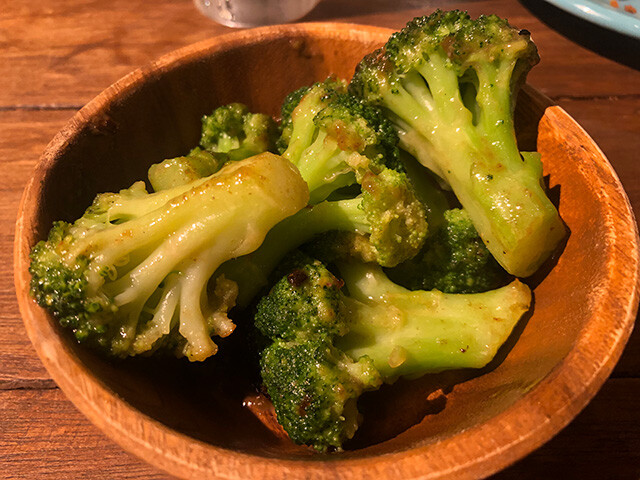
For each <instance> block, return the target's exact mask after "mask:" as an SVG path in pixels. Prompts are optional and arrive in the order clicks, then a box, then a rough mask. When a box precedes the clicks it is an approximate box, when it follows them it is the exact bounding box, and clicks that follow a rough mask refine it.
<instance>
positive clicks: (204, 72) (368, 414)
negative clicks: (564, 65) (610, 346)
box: [16, 25, 624, 460]
mask: <svg viewBox="0 0 640 480" xmlns="http://www.w3.org/2000/svg"><path fill="white" fill-rule="evenodd" d="M388 33H389V32H387V31H385V30H381V29H371V28H365V27H359V28H355V27H351V28H347V27H345V26H342V27H338V26H335V25H334V26H327V25H324V26H322V25H321V26H307V27H305V28H302V27H297V28H294V27H272V28H269V29H261V30H258V31H257V33H248V32H245V33H238V34H234V35H231V36H229V37H224V38H223V39H219V40H217V41H211V42H205V43H203V44H198V45H195V46H194V47H190V48H188V49H185V50H182V51H179V52H177V53H175V54H172V55H170V56H168V57H165V58H163V59H162V60H160V61H159V62H157V63H156V64H154V65H152V66H151V67H149V68H147V69H143V70H141V71H138V72H134V74H132V75H131V76H129V77H127V78H125V79H123V80H122V81H120V82H118V83H117V84H116V85H114V86H112V87H110V88H109V89H108V90H107V91H105V92H104V93H103V94H101V95H100V96H99V97H98V98H97V99H96V100H94V101H93V102H92V103H90V104H89V105H88V106H87V107H85V109H83V110H82V111H81V112H80V113H79V114H78V115H77V116H76V117H74V120H73V121H72V122H71V123H70V124H69V125H68V126H67V127H66V128H65V130H63V131H62V132H61V134H59V136H58V137H57V138H56V139H55V140H54V141H53V142H52V144H51V145H50V146H49V147H48V149H47V151H46V152H45V155H44V157H43V160H42V162H41V164H40V166H39V167H38V170H37V172H36V175H35V177H34V178H35V180H34V182H33V183H32V185H31V186H30V189H29V190H28V191H27V193H26V195H25V200H24V203H23V209H22V212H21V214H22V217H21V218H22V219H21V222H22V224H21V227H20V228H19V235H21V241H22V245H23V248H22V250H17V257H19V258H17V260H16V261H17V266H18V269H19V270H20V269H21V271H22V274H23V276H22V278H27V277H26V274H25V273H24V272H25V269H26V265H27V262H28V260H27V258H26V256H27V253H28V249H27V247H29V246H31V245H33V244H34V243H35V242H36V241H37V240H39V239H41V238H43V237H44V236H45V235H46V232H47V231H48V229H49V228H50V226H51V222H52V221H54V220H57V219H65V220H72V219H74V218H76V217H78V216H79V215H80V214H81V213H82V212H83V211H84V209H85V208H86V207H87V206H88V205H89V204H90V202H91V200H92V198H93V197H94V195H95V194H96V193H98V192H103V191H115V190H118V189H120V188H125V187H127V186H129V185H130V184H131V183H132V182H133V181H135V180H138V179H141V178H144V177H145V176H146V172H147V169H148V167H149V166H150V165H151V164H153V163H156V162H158V161H160V160H162V159H164V158H169V157H173V156H177V155H180V154H184V153H186V152H187V151H188V150H189V149H190V148H191V147H193V146H194V145H196V144H197V143H198V139H199V128H200V118H201V117H202V115H203V114H206V113H209V112H210V111H211V110H212V109H213V108H215V107H216V106H218V105H221V104H224V103H229V102H243V103H246V104H248V105H249V106H250V107H251V108H252V109H253V110H254V111H262V112H266V113H270V114H274V115H277V114H278V110H279V106H280V104H281V102H282V100H283V98H284V96H285V95H286V94H287V93H289V92H290V91H292V90H294V89H295V88H297V87H299V86H301V85H307V84H310V83H312V82H314V81H317V80H321V79H323V78H325V77H326V76H328V75H330V74H335V75H337V76H338V77H343V78H347V79H348V78H350V76H351V74H352V73H353V68H354V66H355V65H356V63H357V62H358V61H359V60H360V59H361V58H362V57H363V56H364V55H365V54H367V53H369V52H371V51H372V50H373V49H374V48H376V47H377V46H379V45H380V44H381V43H382V42H383V41H384V39H386V37H387V36H388ZM547 106H548V103H547V102H546V101H545V99H544V98H543V97H541V96H540V95H538V94H536V92H535V91H532V90H531V89H525V90H524V91H523V93H522V94H521V97H520V99H519V104H518V111H517V125H518V135H519V140H520V143H521V149H523V150H531V149H535V148H536V142H537V143H538V148H539V151H540V152H541V153H542V154H543V161H544V164H545V173H546V175H547V180H548V182H549V186H550V191H551V196H552V198H553V199H554V200H555V201H556V202H557V204H558V205H559V208H560V213H561V215H562V218H563V220H564V221H565V222H566V224H567V226H568V228H569V230H570V232H571V234H570V237H569V239H568V242H567V243H566V245H565V246H564V249H563V251H562V255H559V256H557V257H556V258H554V259H552V260H551V261H550V262H549V263H548V264H547V265H545V267H544V268H543V271H541V272H540V273H539V274H538V275H536V276H535V277H533V278H531V279H529V280H528V281H529V283H530V284H531V285H532V287H534V296H535V306H534V309H533V313H530V314H529V315H527V316H526V317H525V318H524V319H523V320H522V321H521V322H520V324H519V325H518V327H517V329H516V331H515V332H514V334H513V335H512V338H510V340H509V342H508V344H507V345H506V346H505V347H504V348H503V349H502V350H501V351H500V352H499V355H498V358H497V359H496V360H495V361H494V362H492V363H491V365H489V366H488V367H486V368H485V369H483V370H482V371H480V372H478V371H456V372H448V373H443V374H440V375H433V376H426V377H423V378H421V379H418V380H415V381H412V382H408V381H398V382H396V383H395V384H394V385H391V386H385V387H384V388H382V389H381V390H380V391H379V392H375V393H370V394H366V395H364V396H363V397H362V399H361V402H360V407H361V411H362V413H363V415H364V418H365V422H364V423H363V425H362V427H361V429H360V431H359V433H358V434H357V436H356V438H355V439H354V440H353V441H351V443H350V444H348V445H347V447H348V451H347V452H345V453H344V454H343V455H342V456H341V457H340V458H341V459H344V460H348V459H359V458H371V457H372V456H375V455H379V454H389V453H397V452H403V451H407V450H410V449H412V448H416V447H425V446H427V447H428V446H429V445H435V444H437V443H440V442H443V441H446V440H450V439H452V438H454V437H455V436H456V435H457V434H459V433H460V432H463V431H469V430H470V429H474V428H477V427H479V426H481V425H483V424H486V423H487V422H490V421H491V419H493V418H496V417H498V416H499V415H501V414H503V413H504V412H506V411H507V410H508V409H509V408H510V407H512V406H513V405H514V404H515V403H516V402H518V401H520V400H522V399H523V398H524V397H525V396H526V395H527V394H528V393H529V392H531V391H532V390H534V389H535V388H536V386H537V385H538V384H539V383H540V382H542V381H543V380H544V379H546V378H549V377H550V376H552V375H553V374H554V370H557V369H558V368H560V367H561V366H562V364H563V360H564V359H565V358H566V357H567V356H568V355H569V354H570V352H571V351H572V349H574V347H575V346H576V344H577V343H578V342H579V341H580V339H581V338H582V336H583V334H584V331H585V329H588V328H589V325H590V322H591V321H592V320H593V317H594V315H597V312H599V309H601V308H602V305H601V303H600V300H599V299H600V298H601V297H600V293H598V292H602V289H603V288H605V287H607V285H608V284H607V283H606V281H607V280H606V278H605V277H606V275H605V273H606V272H608V271H609V266H608V265H609V262H610V261H611V252H610V245H609V244H607V242H606V241H604V240H603V239H606V238H608V236H609V235H610V228H611V225H610V222H609V221H608V220H607V219H608V218H609V213H608V208H609V207H608V205H606V204H604V203H603V202H602V199H601V198H600V197H599V196H598V195H597V194H595V193H594V192H595V191H596V190H597V188H599V187H597V186H594V184H593V179H591V178H590V177H591V175H592V173H593V172H592V171H591V170H589V168H592V167H589V165H586V164H585V165H577V164H576V163H575V158H576V155H579V152H578V153H576V150H575V148H574V147H575V145H572V144H571V142H575V139H574V140H571V139H568V140H567V138H566V136H565V134H564V133H563V132H561V131H559V128H558V125H557V122H555V123H554V121H549V120H545V119H544V118H543V115H544V113H545V108H546V107H547ZM541 118H542V122H541V123H540V120H541ZM567 118H569V117H568V116H567ZM569 120H570V119H569ZM539 126H540V128H538V127H539ZM585 138H587V140H588V137H585ZM585 141H586V140H585ZM568 142H569V143H568ZM594 151H595V150H594ZM596 154H597V152H596ZM590 155H594V154H593V153H590ZM604 162H605V163H606V160H604ZM603 278H604V280H603ZM603 282H604V283H603ZM594 292H595V295H596V296H595V297H594ZM19 295H20V296H21V304H22V308H23V312H26V313H25V322H26V323H27V328H28V329H29V333H30V335H31V337H32V338H33V339H34V343H35V344H36V348H38V350H39V353H40V354H41V356H42V357H43V360H44V361H45V364H47V367H48V368H49V369H50V370H51V371H52V375H53V376H54V378H56V380H58V378H59V377H61V376H63V375H64V373H61V372H60V370H62V369H63V368H64V367H63V366H62V363H61V362H59V361H55V360H52V358H53V356H55V355H54V354H53V353H51V350H50V349H49V347H43V344H44V343H47V344H48V345H53V347H52V348H56V349H59V351H60V352H64V355H67V356H68V357H69V358H72V359H74V362H77V363H78V364H79V365H81V366H82V367H83V370H84V374H85V375H88V376H91V377H92V379H93V380H95V381H96V382H97V383H98V384H99V385H102V386H104V387H106V390H107V391H111V392H113V394H114V396H115V398H117V399H118V401H120V400H121V401H122V402H123V403H124V404H125V405H127V406H129V407H133V410H134V411H138V412H140V413H141V414H142V417H144V418H148V419H151V421H152V422H159V423H160V424H162V425H164V426H166V427H169V428H170V429H172V430H173V431H176V432H178V433H180V434H184V435H185V436H187V437H189V438H191V439H196V440H198V441H200V442H202V443H204V444H206V445H211V446H213V447H216V448H220V449H222V450H223V451H230V452H241V453H247V454H251V455H255V456H258V457H263V458H276V459H289V460H291V459H298V458H300V459H301V458H308V457H309V456H310V455H312V454H311V453H310V452H309V451H308V450H307V449H305V448H302V447H296V446H293V445H291V444H290V442H289V441H288V440H287V439H286V438H285V437H284V435H283V434H282V432H281V431H280V430H279V428H278V427H277V425H276V424H275V421H274V419H273V414H272V412H271V410H270V408H269V405H268V403H265V402H264V399H263V398H262V397H260V395H258V394H256V389H255V379H254V378H252V376H251V375H250V373H248V371H249V369H246V368H244V366H245V365H244V364H243V363H242V362H241V361H240V360H238V358H242V357H246V355H242V354H240V355H239V356H238V355H234V354H232V353H230V354H229V355H227V356H226V357H225V354H226V352H227V351H228V352H242V349H243V348H244V345H243V342H238V341H237V340H234V338H236V337H237V338H240V334H241V333H242V330H243V325H242V321H240V326H239V330H238V332H236V334H234V335H232V336H231V337H230V338H229V339H228V341H227V342H223V343H222V346H221V352H220V353H219V354H218V355H217V356H216V357H214V358H213V359H211V361H207V362H206V363H205V364H203V365H194V364H189V362H187V361H163V360H160V361H158V360H152V359H144V358H135V359H129V360H125V361H109V360H105V359H103V358H101V357H98V356H96V355H94V354H92V353H91V352H89V351H86V350H84V349H83V348H81V347H79V346H77V345H76V344H75V343H74V341H73V340H72V339H71V338H70V337H69V336H68V335H67V334H66V333H65V332H63V331H62V330H61V329H59V328H58V327H57V326H56V325H55V324H54V322H53V320H52V319H50V318H49V317H48V316H46V315H45V314H43V312H42V311H40V310H39V309H38V308H37V307H36V306H35V305H34V304H33V303H31V302H30V301H29V299H28V297H27V294H26V290H25V288H24V285H23V287H22V288H20V289H19ZM594 298H595V300H594ZM45 323H46V328H48V329H51V331H53V332H55V333H54V337H53V338H49V339H47V340H46V342H45V341H43V340H42V339H39V338H38V337H39V335H40V334H41V333H42V332H43V330H42V328H44V327H42V325H44V324H45ZM34 337H36V338H34ZM623 343H624V342H623ZM605 353H607V355H610V351H609V350H606V352H605ZM614 357H615V355H614ZM236 361H237V362H238V363H236ZM607 373H608V372H607ZM603 381H604V380H603ZM591 394H592V393H591ZM72 398H73V397H72ZM118 405H120V404H119V403H118ZM114 408H116V407H114ZM96 409H97V410H99V409H100V407H99V406H96ZM116 409H117V408H116ZM83 410H86V409H83ZM116 413H117V412H116ZM111 414H113V412H111V411H109V412H108V414H107V415H111ZM113 415H114V416H116V417H117V415H115V414H113ZM558 428H559V427H558ZM107 429H108V428H107ZM108 433H109V432H108ZM547 436H548V435H547ZM315 458H316V459H317V458H318V456H316V457H315Z"/></svg>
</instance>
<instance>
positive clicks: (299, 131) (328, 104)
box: [281, 78, 402, 203]
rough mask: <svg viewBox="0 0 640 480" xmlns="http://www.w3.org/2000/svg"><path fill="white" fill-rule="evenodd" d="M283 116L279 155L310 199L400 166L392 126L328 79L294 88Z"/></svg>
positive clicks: (376, 112)
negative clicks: (289, 164) (296, 173)
mask: <svg viewBox="0 0 640 480" xmlns="http://www.w3.org/2000/svg"><path fill="white" fill-rule="evenodd" d="M295 102H297V103H295ZM294 105H295V107H294ZM288 112H291V113H290V114H289V113H288ZM284 114H287V116H286V117H285V118H284V120H283V125H284V127H283V136H282V137H281V139H282V141H283V142H285V141H286V149H284V151H283V153H282V155H283V156H284V157H285V158H287V159H289V160H290V161H291V162H292V163H293V164H294V165H296V166H297V167H298V169H299V170H300V174H301V175H302V178H304V179H305V180H306V182H307V183H308V184H309V191H310V195H311V203H318V202H320V201H322V200H324V199H326V198H327V197H329V195H331V193H333V192H334V191H336V190H338V189H340V188H342V187H345V186H349V185H353V184H355V183H361V181H362V178H363V176H364V175H365V174H366V173H368V172H372V173H374V174H378V173H380V171H381V170H382V169H384V168H390V169H394V170H402V166H401V163H400V161H399V160H398V148H397V143H398V137H397V135H396V132H395V130H394V129H393V127H392V125H391V124H390V123H389V122H388V120H387V119H386V118H385V117H384V116H383V115H382V114H381V112H380V111H379V110H377V109H376V108H374V107H371V106H369V105H366V104H364V103H363V102H361V101H360V100H359V99H357V98H356V97H354V96H352V95H350V94H348V93H347V91H346V85H345V83H344V82H342V81H340V80H336V79H333V78H329V79H327V80H325V81H324V82H319V83H316V84H314V85H313V86H311V87H309V88H308V89H305V90H299V91H296V92H294V93H293V94H292V95H291V96H290V97H288V98H287V100H286V101H285V105H284V106H283V115H284ZM285 139H286V140H285Z"/></svg>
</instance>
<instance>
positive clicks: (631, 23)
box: [547, 0, 640, 38]
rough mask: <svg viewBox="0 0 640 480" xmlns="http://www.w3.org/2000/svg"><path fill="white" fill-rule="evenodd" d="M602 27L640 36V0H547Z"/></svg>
mask: <svg viewBox="0 0 640 480" xmlns="http://www.w3.org/2000/svg"><path fill="white" fill-rule="evenodd" d="M547 3H551V4H552V5H555V6H556V7H558V8H561V9H562V10H565V11H567V12H569V13H571V14H573V15H576V16H578V17H580V18H583V19H585V20H587V21H589V22H592V23H595V24H598V25H600V26H601V27H605V28H608V29H610V30H614V31H616V32H619V33H622V34H625V35H630V36H632V37H636V38H640V0H547Z"/></svg>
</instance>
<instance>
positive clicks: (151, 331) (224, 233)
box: [30, 153, 308, 360]
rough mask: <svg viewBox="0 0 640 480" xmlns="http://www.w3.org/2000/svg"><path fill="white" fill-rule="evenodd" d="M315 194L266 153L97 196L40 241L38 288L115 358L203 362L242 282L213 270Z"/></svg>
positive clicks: (226, 324) (66, 320)
mask: <svg viewBox="0 0 640 480" xmlns="http://www.w3.org/2000/svg"><path fill="white" fill-rule="evenodd" d="M307 201H308V189H307V186H306V183H305V182H304V181H303V180H302V178H301V177H300V175H299V174H298V172H297V171H296V170H295V168H293V167H292V166H291V164H290V163H289V162H288V161H286V160H285V159H283V158H282V157H279V156H276V155H273V154H269V153H264V154H261V155H258V156H255V157H252V158H249V159H246V160H243V161H240V162H235V163H232V164H230V165H228V166H226V167H224V168H223V169H222V170H220V171H219V172H217V173H216V174H214V175H212V176H210V177H205V178H202V179H198V180H196V181H194V182H191V183H189V184H185V185H180V186H178V187H174V188H171V189H167V190H162V191H160V192H157V193H152V194H149V193H147V191H146V190H145V187H144V182H137V183H135V184H133V185H132V186H131V187H130V188H129V189H126V190H122V191H121V192H120V193H105V194H100V195H98V196H97V197H96V199H95V200H94V202H93V204H92V205H91V207H89V208H88V209H87V210H86V212H85V213H84V215H83V216H82V217H81V218H79V219H78V220H76V221H75V222H74V223H73V224H70V223H66V222H57V223H56V224H54V227H53V228H52V230H51V232H50V234H49V238H48V240H45V241H41V242H39V243H38V244H37V245H36V246H35V247H34V248H33V250H32V253H31V268H30V272H31V275H32V281H31V292H32V295H33V297H34V298H35V300H36V301H37V302H38V304H40V305H41V306H43V307H44V308H46V309H48V310H49V311H50V312H51V313H52V314H53V316H54V317H56V318H57V319H58V320H59V321H60V323H61V324H62V325H63V326H65V327H69V328H70V329H71V330H72V331H73V332H74V334H75V336H76V339H77V340H78V341H81V342H86V343H87V344H90V345H94V346H97V347H99V348H100V349H101V350H103V351H105V352H107V353H109V354H112V355H114V356H119V357H126V356H130V355H137V354H141V353H145V352H151V351H154V350H155V349H157V348H159V347H163V346H164V347H166V346H170V347H171V348H173V349H174V351H175V353H176V354H177V355H179V356H182V355H184V356H186V357H188V358H189V359H190V360H204V359H205V358H207V357H208V356H210V355H213V354H215V353H216V350H217V346H216V344H215V343H214V342H213V340H212V339H211V336H212V335H218V336H226V335H229V334H230V333H231V332H232V331H233V328H234V324H233V322H232V320H231V319H230V318H229V317H228V315H227V312H228V310H229V309H230V308H231V307H232V306H233V304H234V302H235V297H236V295H237V287H236V285H235V283H234V282H232V281H230V280H228V279H226V278H224V277H223V276H221V275H216V276H215V279H214V280H212V281H211V282H210V281H209V280H210V278H211V277H212V275H213V274H214V272H215V271H216V270H217V268H218V266H219V265H220V264H222V263H223V262H224V261H226V260H228V259H230V258H234V257H237V256H239V255H244V254H247V253H250V252H252V251H253V250H255V249H256V248H258V246H259V245H260V244H261V243H262V241H263V239H264V237H265V235H266V233H267V232H268V230H269V229H270V228H271V227H273V226H274V225H275V224H277V223H278V222H279V221H281V220H282V219H283V218H285V217H287V216H289V215H291V214H293V213H295V212H296V211H297V210H299V209H300V208H302V207H304V206H305V205H306V204H307Z"/></svg>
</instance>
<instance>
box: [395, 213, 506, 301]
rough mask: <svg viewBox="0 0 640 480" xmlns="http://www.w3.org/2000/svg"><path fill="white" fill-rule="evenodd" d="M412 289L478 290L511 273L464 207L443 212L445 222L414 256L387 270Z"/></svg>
mask: <svg viewBox="0 0 640 480" xmlns="http://www.w3.org/2000/svg"><path fill="white" fill-rule="evenodd" d="M386 273H387V275H388V276H389V278H391V279H392V280H393V281H394V282H396V283H398V284H400V285H402V286H405V287H407V288H409V289H411V290H434V289H436V290H440V291H441V292H445V293H478V292H486V291H487V290H493V289H495V288H498V287H500V286H502V285H506V284H507V283H508V282H509V281H510V279H511V276H510V275H509V274H508V273H507V272H505V271H504V269H503V268H502V267H501V266H500V264H498V262H496V260H495V259H494V258H493V256H492V255H491V253H490V252H489V250H487V247H485V245H484V243H482V239H481V238H480V237H479V236H478V232H477V231H476V229H475V227H474V226H473V223H472V222H471V219H470V218H469V215H468V214H467V212H466V211H465V210H463V209H452V210H447V211H445V212H444V223H442V224H441V225H440V227H439V228H438V229H437V230H436V231H435V232H434V233H433V234H431V235H430V236H429V237H428V238H427V240H426V242H425V245H424V247H423V249H422V251H421V252H420V253H419V254H418V255H416V256H415V257H414V258H411V259H409V260H407V261H406V262H403V263H401V264H400V265H398V266H397V267H395V268H391V269H388V270H386Z"/></svg>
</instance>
